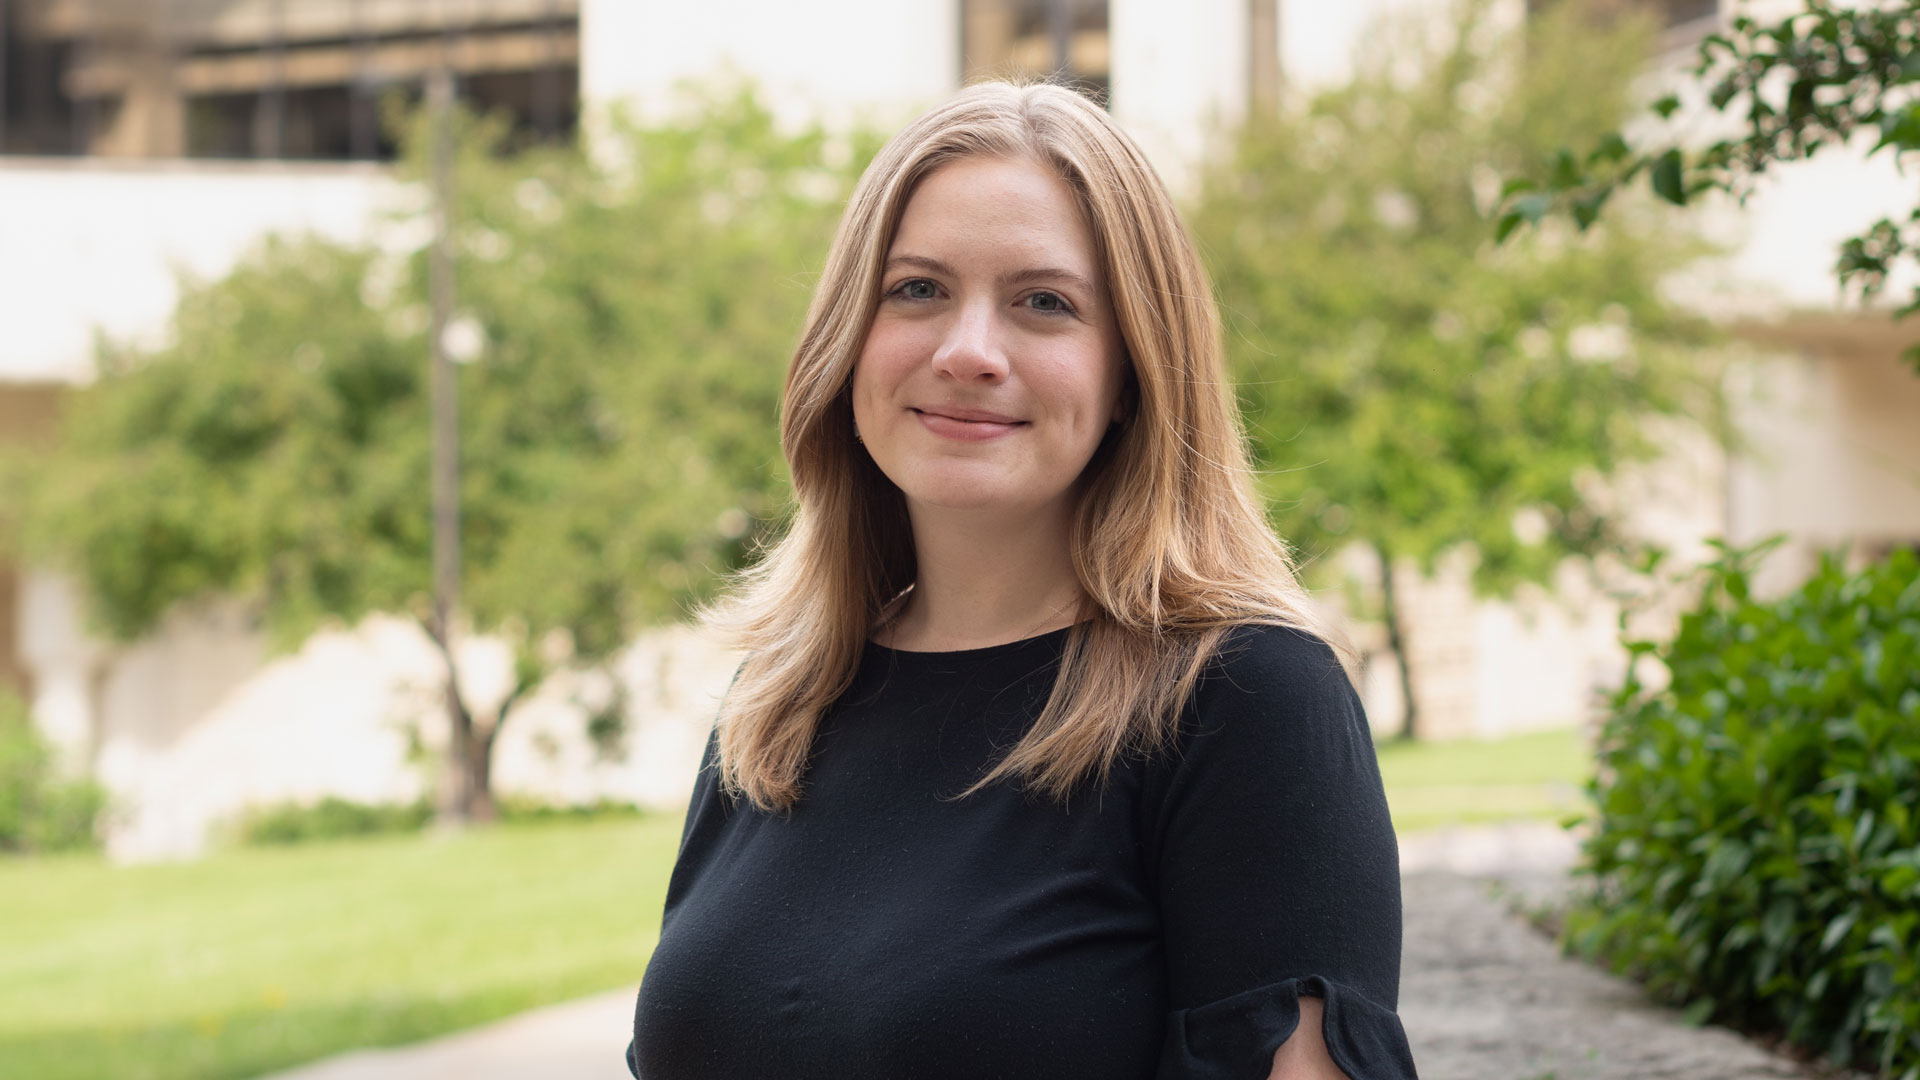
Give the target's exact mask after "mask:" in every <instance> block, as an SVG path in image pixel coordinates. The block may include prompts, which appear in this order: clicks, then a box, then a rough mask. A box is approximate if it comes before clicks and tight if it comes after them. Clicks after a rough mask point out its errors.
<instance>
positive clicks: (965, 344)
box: [933, 304, 1007, 383]
mask: <svg viewBox="0 0 1920 1080" xmlns="http://www.w3.org/2000/svg"><path fill="white" fill-rule="evenodd" d="M994 315H995V313H994V311H993V309H992V308H991V306H990V305H987V304H969V305H965V306H963V307H961V308H960V309H959V310H958V311H957V312H955V314H954V317H953V321H952V322H951V323H950V324H948V326H947V331H946V334H945V336H944V337H943V338H942V339H941V342H940V347H939V348H938V349H937V350H935V352H934V354H933V370H935V371H937V372H939V373H940V374H942V375H944V376H946V377H948V378H950V379H954V380H956V381H958V382H964V383H974V382H984V383H995V382H999V381H1000V380H1002V379H1004V378H1006V377H1007V357H1006V353H1005V351H1004V350H1003V349H1002V348H1001V346H1000V342H999V331H998V327H997V326H996V325H995V319H994Z"/></svg>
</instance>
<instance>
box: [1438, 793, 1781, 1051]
mask: <svg viewBox="0 0 1920 1080" xmlns="http://www.w3.org/2000/svg"><path fill="white" fill-rule="evenodd" d="M1403 848H1404V850H1403V853H1402V854H1403V858H1402V864H1403V867H1404V873H1405V877H1404V879H1403V885H1402V891H1403V893H1404V894H1405V896H1406V948H1405V952H1404V954H1403V955H1404V958H1403V960H1402V969H1401V970H1402V975H1401V983H1400V1019H1401V1022H1402V1023H1404V1024H1405V1025H1406V1028H1407V1039H1408V1041H1409V1042H1410V1043H1411V1044H1412V1046H1413V1054H1414V1060H1415V1062H1416V1063H1417V1064H1418V1065H1419V1067H1420V1076H1421V1080H1665V1078H1673V1080H1682V1078H1684V1080H1774V1078H1787V1077H1793V1078H1804V1077H1806V1076H1808V1075H1810V1074H1809V1073H1808V1072H1807V1071H1806V1070H1804V1069H1802V1068H1800V1067H1799V1066H1798V1065H1795V1064H1794V1063H1793V1062H1791V1061H1788V1060H1786V1059H1784V1058H1781V1057H1778V1056H1776V1055H1774V1054H1770V1053H1768V1052H1767V1051H1765V1050H1762V1049H1760V1048H1759V1047H1758V1046H1755V1045H1754V1044H1752V1043H1750V1042H1747V1041H1746V1040H1745V1039H1743V1038H1741V1037H1740V1036H1738V1035H1736V1034H1734V1033H1733V1032H1731V1031H1728V1030H1726V1029H1723V1028H1690V1027H1687V1026H1685V1025H1683V1024H1681V1023H1680V1020H1679V1016H1678V1014H1677V1013H1675V1012H1673V1011H1672V1010H1669V1009H1663V1008H1658V1007H1656V1006H1654V1005H1651V1004H1649V1003H1648V1001H1647V999H1646V996H1645V995H1644V994H1643V993H1642V992H1641V991H1640V989H1639V988H1638V987H1637V986H1635V985H1634V984H1633V983H1631V982H1628V981H1627V980H1625V979H1621V978H1616V977H1614V976H1611V975H1608V974H1606V973H1604V972H1602V971H1600V970H1598V969H1596V968H1593V967H1590V966H1588V965H1587V964H1584V963H1581V962H1579V961H1575V960H1569V959H1566V958H1564V957H1562V956H1560V955H1559V950H1558V949H1557V948H1556V947H1555V946H1554V944H1553V942H1551V941H1550V940H1548V939H1547V938H1546V937H1545V935H1543V934H1541V933H1540V932H1539V931H1538V930H1536V929H1534V928H1533V927H1532V926H1530V925H1528V924H1527V923H1526V922H1525V921H1523V920H1521V919H1519V918H1517V917H1515V916H1513V915H1511V914H1509V907H1508V905H1509V903H1511V902H1512V900H1509V899H1495V898H1494V896H1493V895H1492V894H1493V893H1494V891H1495V887H1496V886H1498V888H1499V890H1500V892H1501V893H1502V894H1503V895H1505V896H1507V897H1514V898H1520V899H1523V900H1525V901H1526V902H1529V903H1538V902H1540V901H1543V900H1549V899H1552V898H1554V897H1557V896H1559V895H1561V892H1562V890H1563V889H1564V887H1565V885H1564V882H1565V880H1566V879H1565V877H1564V872H1565V868H1566V867H1567V866H1568V865H1570V864H1571V862H1572V860H1573V855H1574V845H1573V842H1572V841H1571V840H1570V839H1569V838H1568V837H1566V836H1565V835H1564V834H1560V833H1557V831H1556V830H1553V829H1551V828H1550V827H1549V828H1538V827H1520V828H1508V829H1495V830H1472V831H1464V832H1460V833H1455V834H1451V835H1442V836H1437V837H1418V838H1412V839H1410V840H1409V841H1408V842H1405V843H1403Z"/></svg>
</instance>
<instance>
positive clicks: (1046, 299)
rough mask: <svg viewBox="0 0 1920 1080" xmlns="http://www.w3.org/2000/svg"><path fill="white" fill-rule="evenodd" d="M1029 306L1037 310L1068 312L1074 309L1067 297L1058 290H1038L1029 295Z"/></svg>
mask: <svg viewBox="0 0 1920 1080" xmlns="http://www.w3.org/2000/svg"><path fill="white" fill-rule="evenodd" d="M1027 306H1028V307H1030V308H1032V309H1033V310H1035V311H1045V312H1055V311H1058V312H1061V313H1066V312H1070V311H1072V310H1073V305H1072V304H1069V303H1067V298H1066V297H1064V296H1061V295H1060V294H1059V293H1056V292H1037V293H1034V294H1033V295H1032V296H1029V297H1027Z"/></svg>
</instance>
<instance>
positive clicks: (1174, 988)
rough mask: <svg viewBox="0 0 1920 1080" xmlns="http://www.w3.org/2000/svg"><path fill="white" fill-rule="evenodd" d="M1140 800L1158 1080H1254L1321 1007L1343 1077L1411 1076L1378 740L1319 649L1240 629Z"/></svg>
mask: <svg viewBox="0 0 1920 1080" xmlns="http://www.w3.org/2000/svg"><path fill="white" fill-rule="evenodd" d="M1157 786H1158V788H1159V791H1158V793H1157V794H1158V798H1156V799H1152V800H1150V801H1149V802H1148V803H1147V804H1146V805H1147V807H1148V812H1149V813H1150V814H1152V815H1153V817H1152V820H1151V821H1149V822H1148V823H1146V829H1147V836H1148V845H1149V846H1148V850H1147V853H1146V854H1147V857H1148V860H1149V867H1150V869H1151V872H1152V873H1153V874H1154V877H1155V882H1154V887H1155V889H1156V891H1157V899H1158V901H1159V905H1160V912H1161V919H1162V934H1163V941H1164V944H1165V949H1166V964H1167V973H1168V983H1169V1009H1170V1012H1169V1014H1168V1016H1167V1031H1166V1039H1165V1042H1164V1044H1163V1046H1164V1050H1163V1053H1162V1055H1161V1060H1160V1065H1159V1072H1158V1075H1159V1076H1160V1077H1161V1078H1162V1080H1174V1078H1179V1080H1203V1078H1204V1080H1216V1078H1218V1080H1228V1078H1231V1080H1257V1078H1264V1077H1266V1076H1267V1075H1268V1072H1269V1070H1270V1069H1271V1066H1272V1061H1273V1056H1274V1053H1275V1051H1276V1050H1278V1049H1279V1047H1280V1045H1281V1043H1283V1042H1285V1041H1286V1039H1287V1038H1288V1037H1289V1036H1291V1035H1292V1034H1293V1031H1294V1029H1295V1027H1296V1026H1298V1023H1299V1018H1300V1012H1299V998H1300V997H1301V996H1302V995H1306V996H1311V997H1318V998H1320V999H1322V1000H1323V1001H1324V1002H1325V1018H1324V1024H1323V1031H1324V1034H1325V1039H1326V1045H1327V1049H1328V1051H1329V1053H1330V1054H1331V1056H1332V1057H1333V1060H1334V1063H1335V1064H1336V1065H1338V1066H1339V1067H1340V1068H1341V1069H1342V1070H1343V1071H1344V1072H1345V1073H1346V1074H1347V1075H1348V1076H1349V1077H1351V1078H1352V1080H1411V1078H1413V1077H1414V1075H1415V1073H1414V1066H1413V1058H1412V1054H1411V1052H1410V1051H1409V1049H1408V1047H1407V1039H1406V1033H1405V1031H1404V1030H1403V1029H1402V1028H1401V1025H1400V1019H1399V1016H1398V1015H1397V1014H1396V1012H1395V1009H1396V1008H1397V999H1398V997H1399V984H1400V935H1401V921H1400V866H1399V855H1398V850H1397V847H1396V844H1395V841H1394V835H1393V826H1392V822H1391V820H1390V819H1389V817H1388V815H1387V804H1386V796H1385V793H1384V792H1383V790H1382V788H1381V784H1380V772H1379V767H1378V765H1377V763H1376V762H1375V759H1374V753H1373V741H1372V736H1371V733H1370V731H1369V729H1368V727H1367V722H1366V717H1365V715H1364V714H1363V713H1362V711H1361V707H1360V702H1359V699H1358V697H1357V696H1356V695H1355V693H1354V690H1353V686H1352V683H1351V682H1350V681H1349V680H1348V678H1347V676H1346V673H1345V672H1344V671H1343V670H1342V668H1341V666H1340V663H1339V661H1338V659H1337V658H1336V657H1335V656H1334V654H1333V651H1332V649H1331V648H1329V647H1328V646H1327V645H1326V643H1325V642H1322V641H1321V640H1319V639H1318V638H1315V637H1312V636H1310V635H1307V634H1303V633H1300V632H1298V631H1294V630H1289V629H1284V628H1277V627H1249V628H1246V629H1244V630H1241V631H1236V632H1235V633H1234V634H1233V635H1232V636H1230V638H1229V639H1228V642H1227V644H1226V646H1225V648H1224V650H1223V653H1222V655H1221V657H1220V658H1219V659H1218V660H1217V661H1216V662H1215V663H1214V664H1213V665H1212V666H1211V670H1210V672H1209V674H1208V676H1207V677H1206V678H1205V679H1204V680H1203V681H1202V683H1201V684H1200V686H1199V687H1198V688H1197V689H1196V691H1195V694H1194V698H1193V702H1192V704H1191V706H1190V711H1189V712H1188V714H1187V716H1186V723H1185V724H1184V725H1183V733H1182V738H1181V742H1180V745H1179V750H1178V753H1177V754H1175V755H1173V756H1172V757H1171V758H1170V759H1169V760H1168V762H1167V764H1166V765H1165V767H1164V770H1163V772H1162V774H1161V776H1160V777H1159V778H1158V785H1157Z"/></svg>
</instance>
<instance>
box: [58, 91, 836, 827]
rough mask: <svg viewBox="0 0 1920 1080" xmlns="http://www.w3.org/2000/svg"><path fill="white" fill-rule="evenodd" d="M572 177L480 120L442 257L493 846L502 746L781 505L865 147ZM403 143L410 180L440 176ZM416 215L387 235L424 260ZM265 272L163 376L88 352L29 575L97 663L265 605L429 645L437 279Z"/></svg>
mask: <svg viewBox="0 0 1920 1080" xmlns="http://www.w3.org/2000/svg"><path fill="white" fill-rule="evenodd" d="M691 109H692V111H691V112H689V113H688V114H686V115H684V116H682V117H679V118H677V119H676V120H674V121H673V122H671V123H667V124H660V125H651V126H641V125H639V124H636V123H634V122H631V121H630V120H626V119H623V118H619V117H615V118H614V119H613V120H612V121H611V122H610V125H609V127H608V129H607V130H606V131H604V132H600V133H597V135H596V138H595V139H594V140H593V142H592V151H593V152H592V153H591V154H589V153H588V152H587V150H586V148H585V147H583V146H573V147H569V148H565V149H558V150H554V149H548V150H535V151H529V152H525V153H520V154H514V155H508V154H506V153H505V152H504V137H505V128H504V126H503V125H501V124H499V123H497V122H492V121H485V120H479V119H475V118H471V117H468V118H464V119H463V121H462V122H461V124H460V129H461V134H460V137H459V140H458V151H457V165H456V177H457V179H456V182H455V196H454V202H453V213H452V221H453V226H452V235H453V240H454V247H455V259H456V267H457V269H456V281H457V295H458V312H459V313H460V314H459V317H458V318H457V319H456V320H455V325H454V332H453V334H452V335H451V336H452V337H454V338H456V339H458V340H456V341H454V342H452V343H451V344H452V345H453V350H454V351H455V352H456V354H459V355H461V356H463V357H464V358H465V359H466V361H467V362H465V363H463V364H462V365H461V367H460V369H459V394H460V398H461V411H462V415H461V430H460V454H461V470H462V472H461V496H460V497H461V516H462V529H461V564H462V605H461V610H460V612H459V613H458V615H457V616H456V618H457V623H456V625H464V627H465V632H469V633H477V634H486V635H498V636H500V637H503V638H504V639H506V640H507V641H508V642H509V643H511V644H512V646H513V648H514V655H515V661H514V665H513V668H514V670H513V682H512V686H511V689H510V691H509V692H508V693H507V694H506V696H505V699H504V700H502V701H499V702H486V703H484V704H485V706H486V710H487V715H477V716H476V715H475V712H476V710H477V709H478V708H479V706H480V705H481V704H482V703H479V702H474V701H469V700H463V701H462V702H461V708H462V710H463V711H465V712H466V713H467V716H468V720H469V722H471V723H472V724H473V727H474V735H475V741H476V745H475V747H474V752H473V755H472V758H471V759H470V760H465V761H449V762H448V763H447V764H448V767H449V768H456V769H466V770H468V776H469V779H470V783H469V785H468V790H470V791H472V792H473V793H474V795H473V797H472V799H471V801H470V803H469V805H466V806H462V807H455V808H452V809H453V810H454V811H455V813H456V815H457V816H459V817H463V818H467V819H485V818H490V817H491V816H492V813H493V803H492V797H491V793H490V785H489V770H490V761H491V751H492V746H493V744H494V739H495V737H496V736H497V734H498V732H499V729H500V726H501V725H502V724H503V723H504V722H505V720H506V718H507V715H508V714H509V712H510V711H511V709H512V708H513V706H514V704H515V703H516V702H518V701H519V700H520V699H521V698H522V697H523V696H524V695H525V694H527V693H528V692H530V691H531V690H532V689H534V688H535V687H537V686H538V685H540V683H541V682H542V681H543V680H544V679H545V678H546V677H547V676H548V675H549V674H551V673H553V672H554V671H556V670H559V669H561V668H564V667H572V668H576V669H580V668H587V667H591V666H594V665H601V664H604V663H606V662H607V661H608V660H609V659H610V658H611V657H612V656H613V655H614V653H615V652H616V650H618V649H619V648H620V647H621V646H622V645H623V644H624V643H625V642H626V641H627V640H628V639H629V636H630V634H631V633H632V632H633V631H634V630H636V629H637V628H638V627H640V626H643V625H647V624H649V623H655V622H660V621H664V620H668V619H671V618H674V617H676V616H679V615H681V614H683V612H684V610H685V607H686V605H687V604H688V603H689V602H691V601H694V600H697V599H698V598H699V597H700V596H701V595H703V593H704V592H705V591H706V590H708V589H710V588H711V587H712V586H713V584H714V582H715V581H716V580H717V578H718V576H719V575H720V574H721V573H722V572H723V571H725V570H727V569H730V568H732V567H733V566H735V565H737V564H738V563H739V562H740V560H741V559H742V558H744V557H745V555H746V554H747V552H748V551H749V550H750V549H751V546H752V544H753V543H754V541H755V539H756V536H757V534H758V533H759V531H760V530H762V529H763V528H765V527H766V526H767V525H768V523H769V522H771V521H773V520H774V519H777V517H778V516H779V514H780V513H781V512H782V508H783V506H784V492H785V477H784V475H783V473H782V471H781V468H780V456H779V452H778V439H777V431H776V425H775V420H774V417H775V415H776V413H777V409H778V400H779V391H780V385H781V380H782V377H783V375H784V371H785V366H786V361H787V358H788V356H789V354H790V351H791V348H792V344H793V341H794V339H795V337H796V335H797V333H798V329H799V326H800V322H801V317H802V315H803V313H804V311H805V308H806V305H807V302H808V299H809V294H810V291H811V284H812V279H813V273H814V268H815V266H816V265H817V262H818V260H819V259H821V258H822V257H823V253H824V252H825V251H826V249H827V245H828V241H829V239H830V237H831V232H832V229H833V227H834V224H835V222H836V221H837V219H838V216H839V209H840V206H841V204H842V203H843V201H844V199H845V197H846V194H847V193H848V191H849V190H850V186H851V182H852V180H853V178H854V177H856V176H857V175H858V172H859V169H860V167H861V166H862V165H863V164H864V160H865V158H866V156H868V154H869V153H870V151H871V147H870V146H869V145H868V144H867V143H865V142H863V141H862V140H861V139H860V138H859V137H853V138H851V139H849V138H846V137H841V138H830V137H829V136H827V135H826V134H825V133H824V132H823V131H821V130H819V129H807V130H802V131H797V132H785V131H781V130H776V128H775V126H774V123H773V120H772V117H771V115H770V114H769V113H768V112H767V110H766V109H765V108H764V107H762V105H761V104H760V103H759V102H758V101H757V100H756V99H755V98H754V96H753V94H752V93H751V92H749V91H746V90H739V91H737V92H730V93H723V94H715V95H712V96H709V97H706V98H703V99H701V100H700V101H699V102H698V103H696V104H694V105H693V106H691ZM409 123H410V128H411V132H412V135H411V137H410V138H409V140H408V143H409V147H410V149H409V153H408V157H407V163H406V175H408V176H409V177H411V178H413V179H415V180H417V179H418V178H419V177H420V176H421V174H423V173H424V171H425V161H424V153H425V144H426V134H427V131H426V127H425V125H424V121H423V120H422V119H421V118H418V117H416V118H414V119H413V120H412V121H410V122H409ZM423 218H424V214H422V215H417V216H415V217H414V218H413V219H412V220H411V221H401V222H398V223H396V225H397V227H396V228H395V229H393V230H391V231H390V233H391V235H393V236H400V237H406V236H409V235H411V234H419V235H421V236H422V238H423V237H424V234H423V233H420V229H419V228H418V227H417V226H418V225H419V223H420V221H421V219H423ZM401 246H402V247H403V248H406V250H401V251H399V252H397V253H396V252H392V251H385V250H382V249H381V248H379V247H377V246H365V247H353V246H343V245H340V244H337V243H332V242H326V241H321V240H317V239H298V240H276V241H270V242H269V243H267V244H266V245H265V246H264V247H263V248H262V249H261V250H259V251H258V252H257V253H256V254H255V255H253V256H252V257H251V258H249V259H247V260H246V261H245V262H244V263H243V264H242V265H241V266H240V267H239V268H238V269H236V270H235V271H234V272H233V273H232V274H231V275H229V276H228V277H226V278H224V279H222V280H219V281H215V282H211V283H203V284H198V285H194V286H190V287H189V288H187V289H186V291H185V293H184V295H183V298H182V300H181V302H180V305H179V308H178V310H177V312H176V314H175V317H174V321H173V324H172V333H171V339H170V341H169V343H168V344H167V345H166V346H165V347H164V348H159V349H154V350H145V349H136V348H128V347H115V346H111V345H104V344H103V345H102V347H101V370H100V378H99V380H98V381H97V382H96V383H95V384H94V385H92V386H90V387H88V388H87V389H85V390H84V391H82V392H80V393H77V394H76V395H75V396H74V399H73V401H72V404H71V408H70V409H69V411H68V414H67V416H66V421H65V431H64V433H63V441H62V443H61V448H60V451H59V453H58V454H56V455H54V456H53V457H51V458H49V459H48V460H46V461H45V462H43V463H42V464H41V466H40V467H39V468H36V469H35V470H34V479H33V482H32V483H31V484H30V485H29V486H28V489H27V491H26V493H25V498H26V499H27V500H28V504H29V509H28V512H27V513H26V514H25V515H24V519H25V522H24V526H25V533H26V544H27V548H28V550H29V551H30V552H31V553H33V554H34V555H35V557H36V558H39V559H42V560H44V561H45V562H46V563H47V564H49V565H53V566H59V567H64V568H67V569H69V570H71V571H72V572H73V573H74V574H75V575H76V577H77V578H78V579H79V580H80V581H82V582H83V583H84V586H85V589H86V592H87V595H88V599H89V600H90V607H91V610H92V612H93V614H94V616H95V617H96V619H97V620H98V622H99V624H100V625H101V627H102V628H103V629H104V630H106V631H107V632H109V633H110V634H111V636H113V637H114V638H117V639H121V640H130V639H132V638H135V637H137V636H139V635H140V634H142V633H144V632H146V631H147V630H149V629H151V628H152V627H153V626H154V625H155V624H156V623H157V622H158V620H160V619H161V618H162V617H163V616H164V615H165V614H166V613H167V612H168V611H169V610H170V609H172V608H173V607H174V606H175V605H177V604H180V603H183V602H189V601H194V600H197V599H202V598H209V597H214V596H228V597H238V598H242V599H244V600H246V601H247V602H249V603H250V604H252V605H253V606H254V607H255V609H256V610H257V612H258V614H259V617H260V619H261V620H262V622H263V623H264V625H265V627H266V629H267V630H268V631H269V633H270V636H271V638H272V639H273V640H274V641H275V642H276V643H278V644H279V645H281V646H283V647H291V646H294V645H297V644H298V643H299V642H301V641H302V640H304V639H305V638H306V637H307V635H309V634H310V633H312V632H313V631H314V630H315V629H318V628H320V627H322V626H325V625H328V624H335V625H351V624H353V623H355V622H357V621H358V620H359V619H360V618H362V617H363V616H365V615H368V614H370V613H374V612H396V613H401V612H404V613H409V614H411V615H412V616H413V617H415V618H416V619H419V620H420V621H421V623H422V626H423V628H425V627H426V626H427V624H428V622H429V621H430V619H431V604H430V601H429V599H428V589H429V587H430V582H431V580H432V577H431V571H430V566H431V514H430V500H429V495H428V492H429V482H428V471H429V458H430V440H429V425H428V400H427V371H428V368H427V362H426V358H427V342H426V334H427V324H428V318H427V308H426V296H427V271H426V255H425V252H424V250H422V249H421V248H420V247H419V246H418V244H417V243H411V244H402V245H401Z"/></svg>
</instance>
